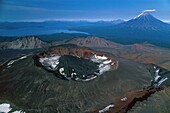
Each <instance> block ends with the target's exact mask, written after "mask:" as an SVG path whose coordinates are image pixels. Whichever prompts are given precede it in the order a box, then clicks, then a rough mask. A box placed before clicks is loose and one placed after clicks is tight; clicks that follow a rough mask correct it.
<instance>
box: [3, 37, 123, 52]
mask: <svg viewBox="0 0 170 113" xmlns="http://www.w3.org/2000/svg"><path fill="white" fill-rule="evenodd" d="M42 39H43V38H41V37H37V36H28V37H20V38H19V37H18V38H16V39H14V40H12V41H4V42H0V49H38V48H46V47H51V46H57V45H60V44H75V45H78V46H85V47H97V48H100V47H104V48H108V47H111V48H114V47H116V46H120V44H118V43H114V42H112V41H109V40H105V39H102V38H98V37H93V36H87V37H82V38H76V37H75V38H70V39H69V40H68V39H67V40H64V39H63V40H56V41H51V42H47V41H44V40H42Z"/></svg>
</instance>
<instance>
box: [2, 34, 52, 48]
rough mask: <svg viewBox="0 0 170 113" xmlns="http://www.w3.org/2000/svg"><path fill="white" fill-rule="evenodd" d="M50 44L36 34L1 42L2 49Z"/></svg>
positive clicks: (38, 46) (37, 46)
mask: <svg viewBox="0 0 170 113" xmlns="http://www.w3.org/2000/svg"><path fill="white" fill-rule="evenodd" d="M48 46H50V44H49V43H47V42H44V41H42V40H40V39H39V38H38V37H35V36H30V37H22V38H18V39H16V40H14V41H9V42H0V49H36V48H44V47H48Z"/></svg>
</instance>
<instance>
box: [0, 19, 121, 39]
mask: <svg viewBox="0 0 170 113" xmlns="http://www.w3.org/2000/svg"><path fill="white" fill-rule="evenodd" d="M122 22H124V21H123V20H120V19H118V20H113V21H97V22H89V21H44V22H1V23H0V36H28V35H42V34H53V33H60V32H66V33H79V32H76V31H69V30H68V29H71V28H72V27H73V26H74V27H78V26H81V27H86V26H87V27H101V26H110V25H115V24H119V23H122Z"/></svg>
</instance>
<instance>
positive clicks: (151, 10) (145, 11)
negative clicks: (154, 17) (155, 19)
mask: <svg viewBox="0 0 170 113" xmlns="http://www.w3.org/2000/svg"><path fill="white" fill-rule="evenodd" d="M152 12H156V9H149V10H144V11H143V12H142V13H152Z"/></svg>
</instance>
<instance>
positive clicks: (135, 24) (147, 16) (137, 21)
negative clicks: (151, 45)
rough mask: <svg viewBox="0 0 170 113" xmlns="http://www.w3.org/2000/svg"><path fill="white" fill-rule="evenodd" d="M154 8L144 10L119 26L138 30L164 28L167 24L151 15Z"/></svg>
mask: <svg viewBox="0 0 170 113" xmlns="http://www.w3.org/2000/svg"><path fill="white" fill-rule="evenodd" d="M155 11H156V10H144V11H143V12H142V13H140V14H139V15H138V16H137V17H135V18H133V19H131V20H129V21H127V22H125V23H122V24H120V26H124V27H131V28H133V29H136V28H137V29H140V30H156V31H159V30H161V29H166V28H167V27H169V24H167V23H164V22H162V21H161V20H159V19H157V18H155V17H154V16H152V15H151V13H152V12H155Z"/></svg>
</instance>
